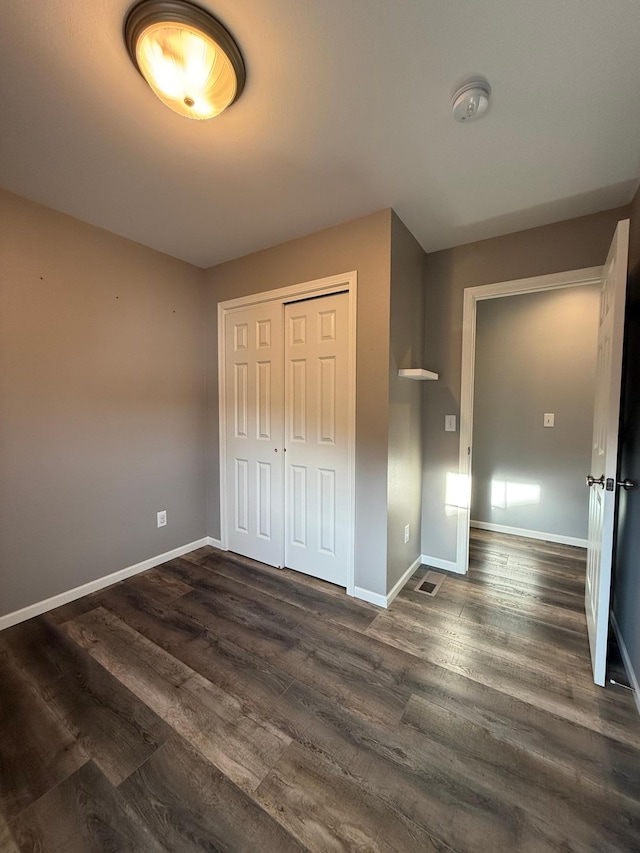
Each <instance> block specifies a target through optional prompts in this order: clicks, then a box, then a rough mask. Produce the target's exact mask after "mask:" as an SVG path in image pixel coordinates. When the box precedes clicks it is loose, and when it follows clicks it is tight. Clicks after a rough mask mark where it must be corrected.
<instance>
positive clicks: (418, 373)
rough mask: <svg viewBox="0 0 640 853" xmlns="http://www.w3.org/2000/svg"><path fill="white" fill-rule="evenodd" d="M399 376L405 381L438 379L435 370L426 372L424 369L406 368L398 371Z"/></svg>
mask: <svg viewBox="0 0 640 853" xmlns="http://www.w3.org/2000/svg"><path fill="white" fill-rule="evenodd" d="M398 376H402V377H404V379H437V378H438V374H437V373H434V372H433V370H425V369H424V367H406V368H403V369H402V370H399V371H398Z"/></svg>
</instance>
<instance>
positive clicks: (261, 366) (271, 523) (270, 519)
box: [225, 303, 284, 566]
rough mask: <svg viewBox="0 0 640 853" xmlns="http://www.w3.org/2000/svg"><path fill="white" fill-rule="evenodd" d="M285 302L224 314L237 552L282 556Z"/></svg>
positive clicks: (275, 559)
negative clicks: (283, 315)
mask: <svg viewBox="0 0 640 853" xmlns="http://www.w3.org/2000/svg"><path fill="white" fill-rule="evenodd" d="M282 313H283V309H282V304H281V303H264V304H262V305H256V306H251V307H250V308H243V309H240V310H238V311H232V312H229V313H228V314H227V315H226V319H225V390H226V399H225V425H226V443H227V447H226V491H227V494H226V505H227V507H228V512H227V541H228V545H229V548H230V549H231V550H232V551H235V552H237V553H239V554H243V555H244V556H247V557H252V558H253V559H255V560H260V561H261V562H263V563H268V564H269V565H272V566H281V565H282V563H283V532H284V517H283V494H284V490H283V479H282V477H283V470H282V469H283V453H282V448H283V429H284V424H283V411H284V394H283V375H282V372H283V328H282Z"/></svg>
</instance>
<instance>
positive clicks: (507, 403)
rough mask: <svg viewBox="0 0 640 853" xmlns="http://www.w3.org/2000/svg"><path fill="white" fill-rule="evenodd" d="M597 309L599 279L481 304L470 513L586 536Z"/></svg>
mask: <svg viewBox="0 0 640 853" xmlns="http://www.w3.org/2000/svg"><path fill="white" fill-rule="evenodd" d="M599 307H600V290H599V288H598V287H595V286H593V285H591V286H588V287H571V288H565V289H563V290H550V291H544V292H542V293H526V294H520V295H517V296H509V297H503V298H501V299H488V300H485V301H482V302H479V303H478V307H477V325H476V366H475V405H474V412H473V478H472V483H473V494H472V500H471V518H472V519H474V520H476V521H484V522H490V523H493V524H501V525H506V526H508V527H518V528H524V529H526V530H533V531H538V532H542V533H554V534H558V535H561V536H568V537H572V538H577V539H586V537H587V527H588V507H589V493H588V490H587V489H586V488H585V485H584V478H585V477H586V475H587V474H588V473H589V469H590V466H591V442H592V430H593V403H594V395H595V367H596V352H597V346H598V313H599ZM545 412H553V413H554V415H555V426H554V427H553V428H545V427H544V426H543V415H544V413H545ZM496 481H498V483H506V484H509V485H508V486H506V489H507V490H508V492H507V494H505V493H504V490H503V491H501V492H500V495H499V496H498V499H497V501H492V484H493V483H494V482H496ZM518 484H527V485H529V486H533V487H535V489H536V491H539V494H532V495H528V496H525V495H524V494H523V493H522V492H521V493H520V494H519V495H517V494H515V492H514V488H515V489H517V486H518ZM507 497H508V499H509V503H510V505H506V506H504V505H501V504H502V503H503V498H507ZM536 498H537V501H536V502H528V501H534V500H536ZM520 501H522V502H520ZM494 503H495V504H497V505H494ZM504 503H507V501H506V500H505V501H504Z"/></svg>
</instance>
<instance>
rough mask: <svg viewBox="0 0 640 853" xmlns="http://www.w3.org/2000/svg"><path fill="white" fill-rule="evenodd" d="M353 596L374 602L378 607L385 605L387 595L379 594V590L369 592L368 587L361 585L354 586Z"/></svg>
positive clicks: (370, 602)
mask: <svg viewBox="0 0 640 853" xmlns="http://www.w3.org/2000/svg"><path fill="white" fill-rule="evenodd" d="M353 594H354V597H355V598H360V599H362V601H368V602H369V604H375V605H377V606H378V607H384V608H385V609H386V607H387V596H386V595H380V593H379V592H371V590H370V589H364V588H363V587H361V586H356V587H355V588H354V590H353Z"/></svg>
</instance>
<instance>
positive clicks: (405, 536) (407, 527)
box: [404, 524, 409, 545]
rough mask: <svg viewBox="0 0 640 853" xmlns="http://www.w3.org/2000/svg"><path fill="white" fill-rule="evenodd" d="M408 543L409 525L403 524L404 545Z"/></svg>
mask: <svg viewBox="0 0 640 853" xmlns="http://www.w3.org/2000/svg"><path fill="white" fill-rule="evenodd" d="M408 541H409V525H408V524H405V526H404V544H405V545H406V544H407V542H408Z"/></svg>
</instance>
